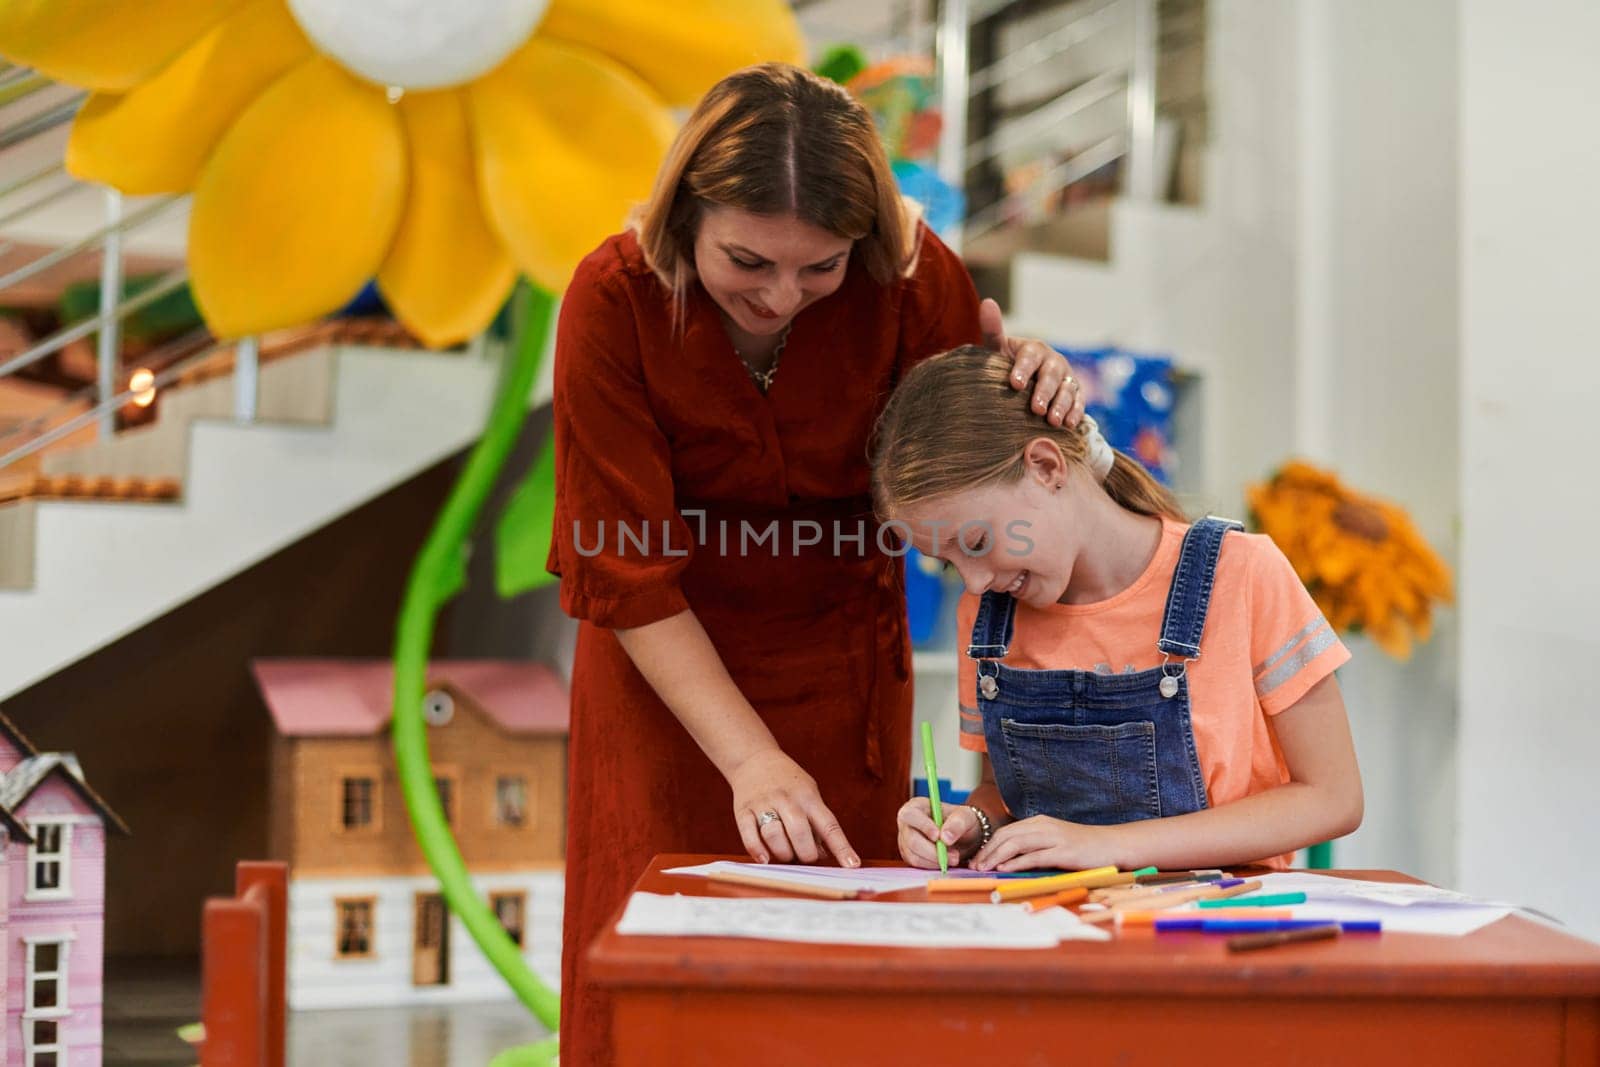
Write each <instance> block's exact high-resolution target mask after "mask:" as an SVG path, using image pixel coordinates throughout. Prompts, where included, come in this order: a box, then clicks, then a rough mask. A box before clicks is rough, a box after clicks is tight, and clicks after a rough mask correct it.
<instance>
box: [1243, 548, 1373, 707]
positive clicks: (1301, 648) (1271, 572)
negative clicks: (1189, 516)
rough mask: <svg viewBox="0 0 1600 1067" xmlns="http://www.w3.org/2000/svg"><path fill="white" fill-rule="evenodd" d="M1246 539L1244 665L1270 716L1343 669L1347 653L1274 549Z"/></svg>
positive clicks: (1318, 609) (1291, 571)
mask: <svg viewBox="0 0 1600 1067" xmlns="http://www.w3.org/2000/svg"><path fill="white" fill-rule="evenodd" d="M1251 540H1252V541H1255V542H1256V546H1255V547H1256V551H1255V552H1254V553H1253V554H1252V557H1253V558H1252V559H1251V561H1250V586H1249V589H1250V593H1249V595H1250V662H1251V663H1252V664H1253V665H1254V666H1253V674H1254V677H1255V686H1256V699H1257V700H1258V701H1260V703H1261V710H1262V711H1264V712H1266V713H1267V714H1268V715H1276V714H1278V713H1279V712H1280V711H1284V710H1286V709H1288V708H1291V707H1293V706H1294V704H1295V702H1296V701H1298V700H1299V699H1300V698H1301V697H1303V696H1305V695H1306V693H1308V692H1309V691H1310V690H1311V687H1312V686H1314V685H1316V684H1317V683H1318V682H1320V681H1322V680H1323V679H1324V678H1326V677H1327V676H1328V675H1330V674H1332V673H1333V672H1334V671H1335V670H1337V669H1338V668H1340V667H1342V666H1344V664H1345V663H1347V662H1348V661H1349V659H1350V651H1349V650H1348V649H1347V648H1345V646H1344V642H1342V641H1340V640H1339V636H1338V635H1337V634H1336V633H1334V632H1333V627H1332V626H1330V625H1329V624H1328V620H1327V619H1326V618H1324V617H1323V614H1322V611H1321V609H1320V608H1318V607H1317V604H1316V601H1314V600H1312V599H1311V594H1310V593H1308V592H1306V587H1305V586H1304V585H1302V584H1300V579H1299V577H1298V576H1297V575H1296V574H1295V572H1294V567H1293V565H1291V564H1290V562H1289V561H1288V559H1286V558H1285V557H1284V555H1283V553H1282V552H1281V551H1280V550H1279V549H1278V546H1277V545H1275V544H1273V543H1272V542H1271V541H1270V540H1268V539H1267V538H1265V537H1260V538H1259V539H1258V538H1256V537H1252V538H1251Z"/></svg>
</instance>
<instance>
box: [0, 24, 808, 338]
mask: <svg viewBox="0 0 1600 1067" xmlns="http://www.w3.org/2000/svg"><path fill="white" fill-rule="evenodd" d="M0 55H4V56H5V57H7V58H8V59H10V60H11V61H13V62H16V63H21V64H26V65H28V66H32V67H34V68H35V69H37V70H39V71H40V72H41V73H44V74H47V75H49V76H51V77H53V78H56V79H58V80H60V81H64V82H68V83H71V84H74V85H80V86H83V87H85V88H87V89H89V90H91V93H90V96H89V99H88V101H87V102H86V103H85V104H84V107H83V109H82V110H81V111H80V112H79V114H78V117H77V119H76V121H75V122H74V124H73V129H72V135H71V138H70V139H69V141H68V145H67V158H66V164H67V168H68V170H69V171H71V173H73V174H74V175H76V176H78V177H80V178H84V179H87V180H90V181H97V182H103V183H105V184H107V185H110V186H113V187H115V188H118V189H121V190H122V191H123V192H126V193H132V194H140V195H144V194H153V193H183V192H192V193H193V194H194V205H193V212H192V215H191V221H190V229H189V265H190V272H191V279H192V285H193V289H194V295H195V299H196V302H197V303H198V304H199V306H200V309H201V311H202V313H203V314H204V315H205V317H206V321H207V322H208V323H209V324H210V326H211V328H212V330H213V331H215V332H216V333H217V334H218V335H219V336H222V337H240V336H244V335H247V334H253V333H260V332H263V331H266V330H271V329H277V328H280V327H284V326H290V325H295V324H297V323H300V322H304V321H306V320H307V319H310V318H315V317H316V316H319V315H323V314H326V313H328V312H330V311H334V310H336V309H337V308H339V307H341V306H343V305H344V304H345V303H347V302H348V301H349V300H350V299H351V298H352V297H354V296H355V294H356V293H357V292H358V291H359V290H360V288H361V287H362V285H364V284H365V283H366V282H367V281H368V280H369V279H372V278H376V279H377V281H378V286H379V288H380V289H381V290H382V292H383V294H384V297H385V298H386V299H387V300H388V302H389V304H390V306H391V307H392V308H393V309H394V311H395V314H396V315H397V316H398V317H399V318H400V320H401V321H402V322H403V323H404V324H405V325H406V327H407V328H408V329H410V330H411V331H412V332H413V333H414V334H416V335H417V336H418V337H420V338H421V339H422V340H424V341H425V342H427V343H428V344H431V345H447V344H454V343H456V342H458V341H461V340H463V339H465V338H467V337H469V336H471V335H472V334H474V333H475V332H477V331H478V330H481V329H482V328H483V327H484V326H485V325H487V324H488V322H489V321H490V320H491V319H492V318H493V316H494V314H495V311H496V310H497V309H498V308H499V307H500V305H501V304H502V303H503V302H504V300H505V298H506V295H507V293H508V292H509V290H510V288H511V284H512V281H513V279H514V277H515V275H516V274H517V272H519V271H520V272H522V273H525V274H527V275H528V276H529V277H530V278H532V279H533V280H534V281H535V282H536V283H537V284H539V285H541V286H543V287H544V288H546V289H549V290H551V291H553V292H559V291H561V290H562V289H563V288H565V286H566V283H567V279H568V278H569V277H570V275H571V272H572V269H573V267H574V266H575V265H576V264H577V262H578V260H579V259H580V258H581V257H582V256H584V255H585V254H587V253H588V252H589V251H590V250H591V249H592V248H593V247H594V246H595V245H596V244H597V243H599V241H600V239H601V238H602V237H604V236H605V235H606V234H608V233H612V232H614V231H616V230H617V229H619V228H621V226H622V224H623V221H624V218H625V216H626V213H627V210H628V208H629V206H630V205H631V204H633V203H635V202H638V201H640V200H642V199H644V197H645V196H646V195H648V193H649V190H650V183H651V180H652V179H653V177H654V175H655V170H656V167H657V166H658V164H659V163H660V160H661V157H662V155H663V154H664V153H665V151H666V147H667V143H668V142H669V141H670V139H671V137H672V134H673V130H674V121H673V117H672V112H671V110H670V109H672V108H675V107H687V106H689V105H692V104H693V103H694V102H695V100H696V99H698V97H699V96H700V94H701V93H703V92H704V91H705V90H706V89H708V88H709V87H710V86H711V85H712V84H713V83H714V82H715V81H717V79H719V78H721V77H723V76H724V75H726V74H728V73H730V72H731V71H733V70H736V69H738V68H739V67H742V66H746V65H748V64H751V63H759V62H764V61H767V60H784V61H788V62H798V61H799V60H800V58H801V55H802V47H801V41H800V35H799V31H798V28H797V26H796V24H795V21H794V17H793V15H792V13H791V12H790V11H789V9H788V6H787V4H785V3H783V2H782V0H674V2H672V3H665V2H663V0H438V2H436V3H434V4H431V5H418V4H417V3H416V2H415V0H72V2H70V3H69V2H64V0H0Z"/></svg>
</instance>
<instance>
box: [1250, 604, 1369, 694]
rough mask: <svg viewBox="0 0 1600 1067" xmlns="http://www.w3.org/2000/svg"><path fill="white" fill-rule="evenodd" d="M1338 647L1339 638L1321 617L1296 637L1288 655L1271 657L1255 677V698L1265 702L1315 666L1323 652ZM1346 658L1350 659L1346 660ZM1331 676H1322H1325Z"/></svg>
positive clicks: (1286, 653)
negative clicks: (1304, 671)
mask: <svg viewBox="0 0 1600 1067" xmlns="http://www.w3.org/2000/svg"><path fill="white" fill-rule="evenodd" d="M1338 644H1339V638H1338V635H1336V634H1335V633H1334V632H1333V627H1331V626H1329V625H1328V620H1326V619H1324V618H1321V617H1318V618H1317V620H1316V621H1315V622H1313V623H1312V624H1311V625H1310V626H1308V627H1307V628H1306V629H1305V630H1302V631H1301V632H1300V634H1297V635H1296V637H1295V641H1294V642H1292V643H1291V645H1290V646H1289V650H1288V651H1287V652H1280V653H1278V654H1275V655H1274V656H1272V657H1271V658H1270V659H1269V660H1267V662H1266V663H1264V664H1263V666H1262V673H1258V674H1257V676H1256V696H1257V697H1258V698H1259V699H1260V700H1262V701H1263V702H1266V701H1268V700H1269V699H1270V698H1271V696H1272V694H1273V693H1275V692H1277V691H1278V690H1279V689H1281V688H1283V686H1284V685H1286V684H1288V683H1289V682H1290V681H1292V680H1293V679H1294V678H1295V677H1296V676H1298V675H1299V674H1300V672H1301V671H1303V670H1305V669H1306V668H1307V667H1309V666H1311V664H1313V663H1314V662H1316V660H1317V658H1318V657H1319V656H1321V655H1322V654H1323V653H1324V652H1326V651H1328V650H1329V649H1330V648H1333V647H1334V646H1335V645H1338ZM1345 658H1348V656H1346V657H1345ZM1327 673H1328V672H1326V671H1325V672H1323V675H1324V676H1325V675H1326V674H1327Z"/></svg>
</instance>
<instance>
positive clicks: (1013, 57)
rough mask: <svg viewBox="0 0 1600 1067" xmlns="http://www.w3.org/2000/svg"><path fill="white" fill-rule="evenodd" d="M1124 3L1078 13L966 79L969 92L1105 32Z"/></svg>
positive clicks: (1110, 0) (1114, 0)
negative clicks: (1056, 27) (1061, 24)
mask: <svg viewBox="0 0 1600 1067" xmlns="http://www.w3.org/2000/svg"><path fill="white" fill-rule="evenodd" d="M1121 6H1122V0H1105V2H1104V3H1102V4H1101V5H1100V6H1099V7H1096V8H1095V9H1094V10H1092V11H1086V12H1084V13H1083V14H1081V15H1078V16H1077V17H1075V18H1074V19H1073V20H1072V21H1071V22H1068V23H1066V24H1065V25H1063V26H1061V27H1059V28H1058V29H1055V30H1053V31H1051V32H1050V33H1047V34H1045V35H1044V36H1043V37H1041V38H1039V39H1038V40H1037V41H1032V42H1030V43H1029V44H1026V45H1024V46H1023V47H1021V48H1019V49H1017V50H1016V51H1015V52H1012V53H1010V54H1009V55H1007V56H1006V58H1004V59H1002V60H1000V61H999V62H996V63H991V64H989V65H988V66H987V67H984V68H983V69H982V70H980V71H975V72H974V73H973V74H972V76H971V77H970V78H969V79H968V82H967V92H968V94H969V95H971V96H977V95H978V94H979V93H981V92H985V91H986V90H989V89H993V88H994V87H995V86H997V85H1000V84H1002V83H1004V82H1008V81H1010V80H1011V79H1012V78H1015V77H1016V76H1017V75H1019V74H1022V73H1023V72H1024V71H1029V70H1032V69H1033V68H1034V67H1037V66H1038V65H1039V64H1041V63H1047V62H1049V61H1050V60H1052V59H1055V58H1056V57H1058V56H1060V55H1061V53H1063V52H1065V51H1067V50H1068V49H1071V48H1075V47H1076V46H1078V45H1080V44H1082V43H1083V42H1085V41H1087V40H1088V39H1089V38H1091V37H1093V36H1095V35H1096V34H1098V33H1101V32H1103V31H1104V30H1105V28H1106V27H1107V26H1108V25H1110V24H1111V23H1113V22H1114V21H1116V20H1115V19H1114V18H1113V17H1112V16H1114V15H1116V14H1118V13H1119V11H1120V8H1121Z"/></svg>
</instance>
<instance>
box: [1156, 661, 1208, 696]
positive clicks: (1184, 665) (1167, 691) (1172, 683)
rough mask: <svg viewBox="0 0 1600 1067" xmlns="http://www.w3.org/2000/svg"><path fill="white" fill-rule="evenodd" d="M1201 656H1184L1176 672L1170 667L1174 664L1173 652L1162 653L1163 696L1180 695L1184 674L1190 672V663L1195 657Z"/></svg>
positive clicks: (1161, 685) (1161, 687)
mask: <svg viewBox="0 0 1600 1067" xmlns="http://www.w3.org/2000/svg"><path fill="white" fill-rule="evenodd" d="M1199 658H1200V657H1199V656H1195V657H1193V658H1192V659H1191V658H1184V659H1181V660H1179V661H1178V669H1177V671H1176V673H1174V672H1172V671H1170V670H1169V669H1168V668H1170V667H1171V666H1172V653H1170V652H1163V653H1161V684H1160V686H1159V689H1160V690H1161V695H1162V696H1163V697H1165V698H1166V699H1168V700H1171V699H1172V698H1173V697H1175V696H1177V695H1178V684H1179V682H1180V681H1182V679H1183V678H1184V676H1185V675H1187V674H1188V673H1189V664H1190V663H1192V662H1193V661H1194V660H1195V659H1199Z"/></svg>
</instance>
